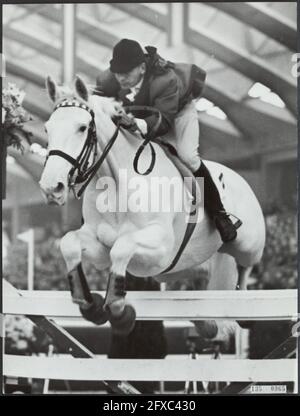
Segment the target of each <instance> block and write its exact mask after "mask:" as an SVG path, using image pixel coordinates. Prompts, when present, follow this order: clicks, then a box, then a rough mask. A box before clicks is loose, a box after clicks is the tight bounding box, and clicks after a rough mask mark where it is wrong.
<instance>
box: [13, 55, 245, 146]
mask: <svg viewBox="0 0 300 416" xmlns="http://www.w3.org/2000/svg"><path fill="white" fill-rule="evenodd" d="M7 73H8V76H9V75H10V74H12V75H13V76H16V77H22V78H23V79H24V78H25V79H26V80H27V81H29V82H30V83H32V84H34V85H35V86H37V87H40V88H43V90H44V88H45V87H44V77H42V76H41V75H39V74H37V73H33V72H31V71H29V70H27V69H24V68H23V67H21V66H19V65H16V64H13V63H11V62H7ZM33 96H35V94H29V93H28V94H27V95H26V97H25V100H24V107H25V108H26V110H27V111H29V112H30V113H32V114H34V115H37V116H38V117H39V118H40V119H41V120H42V121H43V120H47V119H48V118H49V114H50V111H49V110H48V109H47V107H46V105H45V104H43V105H41V103H39V102H37V100H36V99H34V98H33ZM209 120H210V121H209ZM213 120H214V119H213V118H212V117H207V119H206V118H205V117H204V120H203V118H202V121H201V125H202V127H203V132H205V140H207V142H208V143H209V142H213V143H216V142H217V143H218V144H219V145H221V144H222V143H223V145H224V146H225V145H226V142H227V144H228V143H229V142H232V141H234V142H235V143H236V141H239V142H240V145H241V146H244V145H245V143H244V142H245V140H244V139H243V137H242V135H240V136H239V134H238V133H237V134H233V133H232V132H230V131H229V130H228V129H227V130H226V129H222V127H221V126H222V124H223V123H222V122H220V125H219V126H218V127H216V125H215V124H216V123H213V122H212V121H213ZM224 126H225V124H224ZM242 143H243V144H242Z"/></svg>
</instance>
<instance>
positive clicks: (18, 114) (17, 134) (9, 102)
mask: <svg viewBox="0 0 300 416" xmlns="http://www.w3.org/2000/svg"><path fill="white" fill-rule="evenodd" d="M24 97H25V92H24V91H21V90H20V89H19V88H18V87H17V86H16V85H15V84H12V83H8V86H7V87H6V88H4V89H3V90H2V127H3V137H4V140H5V144H6V146H14V147H16V148H17V149H18V150H21V151H22V152H23V151H24V146H23V145H22V140H23V139H24V138H25V140H26V141H27V143H28V144H31V137H32V133H30V132H28V131H25V130H24V123H26V122H27V121H29V120H32V118H31V117H30V115H29V114H28V113H27V112H26V110H25V109H24V108H23V106H22V103H23V100H24Z"/></svg>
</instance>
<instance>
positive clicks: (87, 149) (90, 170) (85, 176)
mask: <svg viewBox="0 0 300 416" xmlns="http://www.w3.org/2000/svg"><path fill="white" fill-rule="evenodd" d="M61 107H77V108H82V109H83V110H86V111H87V112H88V113H89V114H90V115H91V117H92V119H91V121H90V124H89V128H88V134H87V138H86V140H85V143H84V145H83V148H82V150H81V152H80V154H79V156H78V157H77V158H76V159H74V158H73V157H72V156H70V155H68V154H67V153H65V152H63V151H62V150H50V152H49V153H48V155H47V158H46V161H45V164H46V162H47V160H48V158H49V156H60V157H62V158H63V159H65V160H67V161H68V162H69V163H70V164H71V165H72V168H71V170H70V172H69V174H68V187H69V188H71V189H72V190H73V193H74V196H75V198H76V199H80V198H81V196H82V194H83V192H84V191H85V189H86V187H87V186H88V184H89V183H90V182H91V180H92V179H93V177H94V176H95V175H96V173H97V171H98V169H99V168H100V167H101V165H102V163H103V162H104V160H105V158H106V156H107V155H108V153H109V151H110V149H111V148H112V146H113V144H114V143H115V141H116V139H117V137H118V134H119V131H120V127H121V126H122V117H119V118H117V122H116V130H115V131H114V134H113V135H112V137H111V138H110V139H109V141H108V143H107V144H106V146H105V148H104V149H103V152H102V154H101V156H100V158H99V159H98V160H97V161H96V158H97V133H96V125H95V114H94V111H93V110H92V109H91V108H89V107H88V106H87V105H86V104H82V103H80V102H79V101H77V100H76V99H73V100H68V99H67V98H65V99H64V100H63V101H62V102H61V103H59V104H57V105H56V106H55V107H54V110H53V112H54V111H56V110H57V109H58V108H61ZM124 109H125V110H130V111H148V112H151V113H156V114H157V115H158V119H157V122H156V124H155V125H154V127H153V130H152V131H151V134H149V135H148V136H147V137H145V136H144V135H142V137H144V142H143V143H142V144H141V146H140V147H139V148H138V150H137V152H136V154H135V157H134V161H133V167H134V170H135V172H136V173H137V174H139V175H149V173H151V172H152V170H153V168H154V165H155V161H156V154H155V150H154V147H153V145H152V144H151V143H150V140H151V139H152V138H153V137H154V135H155V133H156V131H157V129H158V127H159V125H160V123H161V113H160V111H159V110H157V109H155V108H152V107H148V106H128V107H125V108H124ZM147 144H149V145H150V148H151V163H150V166H149V168H148V169H147V170H146V172H144V173H141V172H139V169H138V162H139V158H140V156H141V154H142V152H143V151H144V149H145V147H146V146H147ZM92 152H93V161H92V164H91V166H90V167H88V164H89V158H90V155H91V153H92ZM75 174H76V177H75V178H74V176H75ZM80 183H83V185H82V186H81V188H80V189H79V190H78V192H77V193H76V191H75V185H77V184H80Z"/></svg>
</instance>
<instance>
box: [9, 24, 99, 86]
mask: <svg viewBox="0 0 300 416" xmlns="http://www.w3.org/2000/svg"><path fill="white" fill-rule="evenodd" d="M5 37H7V38H8V39H11V40H13V41H15V42H18V43H21V44H23V45H25V46H27V47H29V48H32V49H34V50H36V51H38V52H39V53H40V54H44V55H46V56H50V58H52V59H55V60H57V61H61V57H62V53H61V49H60V48H58V47H56V46H53V44H51V43H49V42H47V41H46V40H42V39H41V38H35V37H34V36H32V35H30V34H28V33H25V32H23V31H21V30H19V29H12V28H7V29H5ZM76 66H77V70H78V71H81V72H83V73H86V74H87V75H89V76H90V77H92V78H96V76H97V75H98V74H99V70H101V68H99V67H98V68H97V67H96V66H95V65H92V64H90V63H89V62H87V61H86V60H85V59H84V58H79V57H76Z"/></svg>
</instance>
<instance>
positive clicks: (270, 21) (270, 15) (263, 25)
mask: <svg viewBox="0 0 300 416" xmlns="http://www.w3.org/2000/svg"><path fill="white" fill-rule="evenodd" d="M208 5H209V6H210V7H215V8H216V9H218V10H221V11H222V12H225V13H227V14H229V15H230V16H233V17H235V18H236V19H238V20H240V21H241V22H244V23H246V24H248V25H250V26H252V27H254V28H255V29H257V30H259V31H260V32H262V33H264V34H265V35H267V36H269V37H270V38H272V39H274V40H276V41H277V42H279V43H281V44H282V45H284V46H286V47H287V48H289V49H291V50H293V51H297V27H296V25H294V24H293V22H291V21H290V20H289V19H287V18H286V17H284V16H282V14H279V13H278V12H276V11H275V10H272V9H271V8H270V7H266V6H264V5H262V4H259V3H248V2H241V3H238V4H236V3H227V2H218V3H214V2H209V3H208Z"/></svg>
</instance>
